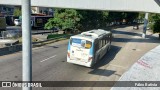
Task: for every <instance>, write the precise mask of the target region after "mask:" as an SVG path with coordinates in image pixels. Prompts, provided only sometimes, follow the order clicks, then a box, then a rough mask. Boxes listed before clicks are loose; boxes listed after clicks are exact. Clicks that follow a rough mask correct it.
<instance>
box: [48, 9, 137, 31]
mask: <svg viewBox="0 0 160 90" xmlns="http://www.w3.org/2000/svg"><path fill="white" fill-rule="evenodd" d="M138 18H139V13H135V12H109V11H91V10H75V9H55V11H54V18H52V19H50V20H49V21H48V23H46V24H45V28H46V29H52V28H59V29H60V30H64V31H66V30H67V31H71V32H75V31H76V30H78V31H85V30H88V29H93V28H105V27H106V26H107V25H110V24H113V25H114V24H118V25H119V24H123V22H125V24H129V23H132V22H133V20H134V19H138Z"/></svg>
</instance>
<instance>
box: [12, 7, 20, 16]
mask: <svg viewBox="0 0 160 90" xmlns="http://www.w3.org/2000/svg"><path fill="white" fill-rule="evenodd" d="M21 14H22V12H21V10H20V9H18V8H16V9H15V10H14V13H13V15H14V16H21Z"/></svg>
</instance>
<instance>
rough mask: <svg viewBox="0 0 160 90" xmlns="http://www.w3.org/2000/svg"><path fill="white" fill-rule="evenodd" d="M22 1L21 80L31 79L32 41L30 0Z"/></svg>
mask: <svg viewBox="0 0 160 90" xmlns="http://www.w3.org/2000/svg"><path fill="white" fill-rule="evenodd" d="M21 1H22V47H23V48H22V49H23V52H22V53H23V56H22V57H23V61H22V67H23V69H22V72H23V73H22V78H23V81H27V82H31V81H32V43H31V21H30V20H31V19H30V18H31V0H21ZM23 90H32V88H31V87H23Z"/></svg>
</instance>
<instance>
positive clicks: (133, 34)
mask: <svg viewBox="0 0 160 90" xmlns="http://www.w3.org/2000/svg"><path fill="white" fill-rule="evenodd" d="M112 33H113V34H125V35H132V36H140V37H141V36H142V34H139V33H136V32H127V31H118V30H112Z"/></svg>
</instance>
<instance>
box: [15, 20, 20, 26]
mask: <svg viewBox="0 0 160 90" xmlns="http://www.w3.org/2000/svg"><path fill="white" fill-rule="evenodd" d="M21 24H22V22H21V21H20V19H14V25H16V26H21Z"/></svg>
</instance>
